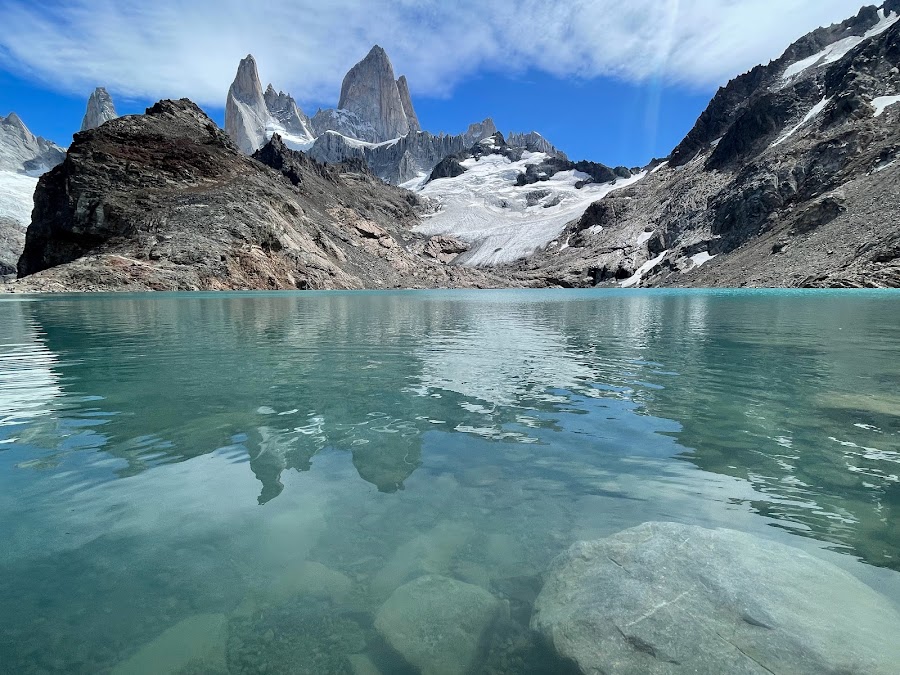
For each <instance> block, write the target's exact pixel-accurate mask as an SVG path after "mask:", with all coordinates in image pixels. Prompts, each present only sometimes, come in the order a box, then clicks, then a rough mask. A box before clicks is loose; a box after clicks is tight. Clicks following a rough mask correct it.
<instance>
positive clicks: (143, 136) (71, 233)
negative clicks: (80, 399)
mask: <svg viewBox="0 0 900 675" xmlns="http://www.w3.org/2000/svg"><path fill="white" fill-rule="evenodd" d="M415 204H416V198H415V197H414V196H413V195H411V194H410V193H408V192H405V191H403V190H399V189H397V188H394V187H391V186H387V185H384V184H383V183H382V182H381V181H379V180H377V179H376V178H375V177H374V176H372V175H371V174H370V173H369V172H368V170H367V169H366V167H365V165H364V164H362V163H360V162H356V163H354V162H350V163H346V164H342V165H335V166H328V167H326V166H324V165H322V164H320V163H318V162H316V161H314V160H312V159H311V158H309V157H307V156H305V155H304V154H302V153H297V152H294V151H292V150H290V149H289V148H287V147H286V146H285V145H284V143H283V142H282V141H281V139H280V137H277V136H276V137H274V138H273V139H272V140H271V141H270V142H269V143H268V144H267V145H266V146H265V147H264V148H263V149H262V150H261V151H260V152H258V153H256V155H255V158H250V157H246V156H245V155H244V154H242V153H241V152H240V150H239V149H238V147H237V146H236V145H235V144H234V142H233V141H232V140H231V139H230V138H229V136H228V135H227V134H225V133H223V132H222V131H221V130H219V129H218V128H217V127H216V125H215V124H214V123H213V122H212V121H211V120H210V119H209V118H208V117H207V116H206V115H205V114H204V113H203V112H202V111H201V110H200V109H199V108H197V106H195V105H194V104H193V103H191V102H190V101H188V100H186V99H182V100H181V101H160V102H159V103H157V104H156V105H154V106H153V107H151V108H149V109H148V110H147V113H146V114H145V115H132V116H126V117H121V118H118V119H116V120H113V121H110V122H108V123H106V124H104V125H103V126H102V127H99V128H97V129H93V130H90V131H86V132H83V133H80V134H78V135H76V137H75V141H74V143H73V144H72V146H71V148H70V149H69V153H68V155H67V156H66V159H65V161H64V162H63V163H62V164H60V165H59V166H58V167H56V168H54V169H53V170H51V171H50V172H48V173H47V174H45V175H44V176H42V177H41V179H40V183H39V186H38V189H37V191H36V194H35V211H34V216H33V220H32V224H31V226H30V227H29V229H28V233H27V238H26V243H25V249H24V253H23V254H22V257H21V259H20V260H19V264H18V273H19V277H20V280H19V281H18V282H16V283H14V284H10V285H9V286H11V287H12V288H9V289H7V290H14V291H52V290H123V289H129V290H164V289H167V290H201V289H209V290H212V289H242V288H243V289H254V288H257V289H259V288H262V289H265V288H268V289H297V288H310V289H314V288H379V287H384V288H393V287H435V286H441V287H443V286H448V287H452V286H477V285H488V286H498V285H501V284H502V282H501V280H499V279H497V278H496V277H493V276H491V275H488V274H484V273H481V272H477V271H474V270H466V269H464V268H457V267H448V266H446V265H444V264H443V263H442V262H439V261H438V260H437V259H436V257H434V256H435V255H436V254H437V253H438V252H440V251H443V250H444V247H445V246H446V245H450V244H448V243H447V242H432V240H431V239H430V238H428V237H425V236H421V235H416V234H414V233H412V232H411V231H410V225H411V224H413V223H414V222H416V215H415V212H414V206H415ZM426 249H427V250H426Z"/></svg>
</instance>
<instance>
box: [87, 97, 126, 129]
mask: <svg viewBox="0 0 900 675" xmlns="http://www.w3.org/2000/svg"><path fill="white" fill-rule="evenodd" d="M118 116H119V115H118V114H117V113H116V106H115V105H114V104H113V100H112V96H110V95H109V93H108V92H107V91H106V89H104V88H103V87H97V88H96V89H94V91H93V92H91V95H90V97H89V98H88V102H87V110H85V112H84V119H82V120H81V131H87V130H88V129H96V128H97V127H99V126H100V125H101V124H103V123H104V122H108V121H109V120H114V119H116V118H117V117H118Z"/></svg>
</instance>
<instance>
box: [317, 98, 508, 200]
mask: <svg viewBox="0 0 900 675" xmlns="http://www.w3.org/2000/svg"><path fill="white" fill-rule="evenodd" d="M318 116H319V115H318V114H317V115H316V117H318ZM315 122H316V118H313V123H314V124H315ZM493 133H496V127H495V126H494V123H493V121H492V120H490V119H487V120H485V121H484V122H481V123H479V124H473V125H470V126H469V128H468V130H467V131H466V133H463V134H458V135H455V136H448V135H445V134H441V135H439V136H435V135H434V134H432V133H429V132H427V131H419V132H415V133H410V134H407V135H406V136H404V137H402V138H399V139H397V140H396V141H393V142H386V143H379V144H360V143H355V142H353V140H352V139H351V140H348V139H347V138H345V137H344V136H342V135H339V134H336V133H324V134H322V135H321V136H319V137H318V138H317V139H316V142H315V144H314V145H313V146H312V147H311V148H310V150H309V154H310V155H311V156H312V157H314V158H315V159H317V160H319V161H320V162H327V163H336V162H342V161H344V160H345V159H351V158H358V159H363V160H365V162H366V163H367V164H368V165H369V168H370V169H371V170H372V172H373V173H374V174H375V175H376V176H378V177H379V178H381V179H382V180H384V181H386V182H388V183H392V184H394V185H397V184H400V183H404V182H406V181H408V180H411V179H413V178H416V177H418V176H427V175H428V174H430V173H431V171H432V169H433V168H434V167H435V166H436V165H437V164H438V163H439V162H440V161H441V160H442V159H444V158H445V157H447V156H448V155H453V154H457V153H463V152H466V151H468V150H470V149H471V147H472V145H473V144H474V143H476V142H478V141H480V140H482V139H483V138H486V137H488V136H490V135H491V134H493Z"/></svg>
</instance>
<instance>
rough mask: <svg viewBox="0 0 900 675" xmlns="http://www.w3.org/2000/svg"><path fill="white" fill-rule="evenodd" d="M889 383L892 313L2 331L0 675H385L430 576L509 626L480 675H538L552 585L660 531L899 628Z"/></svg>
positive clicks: (358, 298)
mask: <svg viewBox="0 0 900 675" xmlns="http://www.w3.org/2000/svg"><path fill="white" fill-rule="evenodd" d="M898 355H900V295H898V294H897V293H891V292H853V293H842V292H734V291H725V292H696V291H675V292H663V291H646V292H645V291H637V292H633V293H631V292H630V293H625V292H617V291H612V292H593V291H591V292H582V291H572V292H568V291H566V292H563V291H552V292H550V291H540V292H537V291H536V292H521V291H517V292H459V291H446V292H398V293H304V294H215V295H212V294H210V295H196V294H194V295H135V296H82V297H71V296H68V297H53V298H11V299H4V300H3V301H0V541H2V542H3V545H2V546H0V671H2V672H10V673H13V672H14V673H30V672H71V673H96V672H104V671H106V670H108V669H111V668H113V667H114V666H116V664H118V663H121V662H123V661H126V660H127V659H129V658H132V657H134V655H135V654H142V655H143V658H145V661H144V663H145V664H146V663H147V661H146V659H150V663H154V664H155V665H154V667H153V670H155V671H157V672H167V671H168V670H172V669H177V668H178V667H180V665H179V664H180V663H181V662H180V661H179V660H178V659H179V656H178V653H176V652H179V649H181V650H182V651H184V650H187V651H188V652H189V651H190V649H191V648H192V647H191V645H192V644H194V645H195V646H196V645H201V646H202V645H208V644H213V647H211V649H214V650H215V649H219V651H220V652H221V654H218V655H216V657H215V659H216V662H217V663H220V665H222V667H223V668H224V669H227V671H228V672H273V673H278V672H350V671H349V670H348V669H349V668H350V667H351V664H356V665H357V667H359V663H360V661H359V659H360V656H359V655H364V656H365V657H367V658H369V659H370V660H371V662H373V663H375V664H376V665H378V666H379V667H380V668H381V669H382V672H385V673H387V672H403V666H402V665H401V663H400V662H399V661H398V658H397V656H396V655H395V654H393V653H392V652H391V651H390V650H389V649H388V648H387V647H386V645H385V644H384V643H383V642H382V641H381V639H380V638H379V637H378V635H377V632H376V631H375V630H374V628H373V626H372V620H373V615H374V613H375V612H376V611H377V610H378V608H379V606H380V605H381V603H382V602H383V601H384V600H385V599H386V598H387V597H388V596H389V595H390V594H391V592H392V591H393V590H394V589H395V588H397V587H398V586H399V585H401V584H403V583H404V582H405V581H408V580H409V579H412V578H414V577H416V576H418V575H420V574H422V573H425V572H428V573H437V574H443V575H446V576H450V577H453V578H456V579H460V580H464V581H467V582H470V583H473V584H476V585H480V586H482V587H484V588H486V589H488V590H490V591H491V592H492V593H494V594H495V595H497V596H499V597H502V598H505V599H508V600H509V601H510V607H511V617H512V621H511V622H510V623H509V625H505V626H503V627H502V628H498V629H497V630H498V635H496V636H494V638H493V639H492V642H491V645H490V651H489V654H488V657H487V662H486V664H485V665H484V667H483V670H485V671H486V672H496V673H500V672H541V671H544V672H547V671H550V670H553V669H554V668H556V667H557V666H558V664H554V662H553V657H552V656H551V655H550V654H547V653H545V652H544V651H543V650H542V648H541V646H540V645H538V644H536V643H535V642H534V641H533V640H532V639H531V637H530V636H529V635H528V633H527V630H526V626H527V623H528V617H529V612H530V607H531V602H532V600H533V598H534V596H535V594H536V592H537V591H538V590H539V589H540V584H541V581H540V575H541V573H542V571H543V570H544V569H545V568H546V566H547V564H548V562H549V561H550V560H551V559H552V557H553V556H554V555H556V554H557V553H559V552H560V551H561V550H563V549H564V548H565V547H567V546H568V545H569V544H571V543H572V542H573V541H576V540H579V539H585V538H597V537H602V536H605V535H607V534H610V533H613V532H617V531H619V530H621V529H624V528H626V527H630V526H633V525H636V524H639V523H642V522H644V521H648V520H674V521H679V522H685V523H696V524H701V525H709V526H726V527H731V528H736V529H740V530H745V531H749V532H754V533H757V534H761V535H763V536H767V537H771V538H775V539H779V540H782V541H786V542H788V543H790V544H793V545H795V546H799V547H802V548H805V549H807V550H811V551H814V552H815V553H816V554H817V555H821V556H824V557H826V558H828V559H829V560H831V561H833V562H836V563H837V564H839V565H841V566H843V567H845V568H846V569H848V570H850V571H851V572H853V573H854V574H856V575H857V576H858V577H860V578H861V579H862V580H863V581H865V582H866V583H869V584H871V585H872V586H873V587H875V588H876V589H878V590H879V591H881V592H883V593H885V594H886V595H887V596H888V597H890V598H892V600H893V601H894V602H898V601H900V582H898V577H900V574H898V570H900V478H898V476H900V358H898ZM198 615H199V618H198ZM180 622H184V623H180ZM217 622H219V623H217ZM173 626H176V627H177V629H176V630H175V631H174V632H175V633H178V634H179V635H181V636H182V637H181V639H182V642H187V643H189V644H187V645H184V644H183V645H181V646H180V647H177V648H176V647H173V644H174V643H172V642H171V638H172V632H170V633H169V634H166V633H165V631H166V630H167V629H170V628H172V627H173ZM210 626H212V628H210ZM222 626H224V628H222ZM220 628H221V629H222V630H223V631H224V633H223V634H224V635H225V637H224V638H222V639H221V640H219V638H218V637H215V638H211V637H210V633H215V632H216V631H218V630H219V629H220ZM192 631H196V636H195V637H194V635H195V634H194V632H192ZM500 633H502V634H500ZM217 635H218V633H217ZM161 636H162V637H161ZM167 640H168V641H167ZM217 640H218V642H217ZM192 641H193V642H192ZM176 642H177V641H176ZM220 643H221V644H220ZM215 645H219V647H216V646H215ZM203 648H205V647H203ZM141 650H143V651H141ZM154 650H155V651H154ZM351 655H354V656H352V657H351ZM153 659H157V660H158V661H156V662H154V661H153ZM192 672H193V671H192Z"/></svg>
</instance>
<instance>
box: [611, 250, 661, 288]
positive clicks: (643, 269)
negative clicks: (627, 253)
mask: <svg viewBox="0 0 900 675" xmlns="http://www.w3.org/2000/svg"><path fill="white" fill-rule="evenodd" d="M668 253H669V252H668V251H663V252H662V253H660V254H659V255H658V256H656V257H655V258H653V259H652V260H648V261H647V262H645V263H644V264H643V265H641V266H640V267H638V269H637V272H635V273H634V274H632V275H631V276H630V277H628V278H627V279H626V280H625V281H623V282H622V284H621V286H622V288H630V287H632V286H640V284H641V279H642V278H643V276H644V275H645V274H646V273H647V272H649V271H650V270H652V269H653V268H654V267H656V266H657V265H659V263H661V262H662V260H663V258H665V257H666V255H667V254H668Z"/></svg>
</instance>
